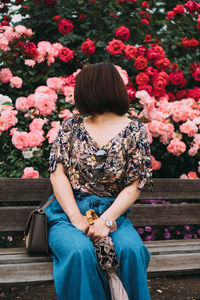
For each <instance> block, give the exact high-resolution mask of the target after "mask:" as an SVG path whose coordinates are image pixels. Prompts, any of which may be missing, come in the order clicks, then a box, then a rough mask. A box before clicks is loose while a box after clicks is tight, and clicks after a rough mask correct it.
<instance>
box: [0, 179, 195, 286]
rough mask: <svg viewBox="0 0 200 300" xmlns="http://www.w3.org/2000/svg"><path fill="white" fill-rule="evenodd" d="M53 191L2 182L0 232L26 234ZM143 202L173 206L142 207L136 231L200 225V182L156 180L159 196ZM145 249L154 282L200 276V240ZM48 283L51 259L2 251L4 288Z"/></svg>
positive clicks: (136, 211)
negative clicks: (31, 216) (31, 215)
mask: <svg viewBox="0 0 200 300" xmlns="http://www.w3.org/2000/svg"><path fill="white" fill-rule="evenodd" d="M48 187H49V179H21V178H0V190H1V194H0V206H1V207H0V220H1V222H0V231H2V232H12V231H14V232H15V231H23V230H24V228H25V224H26V220H27V217H28V214H29V213H30V211H32V210H33V209H34V208H35V205H36V202H38V203H40V202H41V201H42V200H43V199H44V196H45V193H46V190H47V189H48ZM45 197H46V196H45ZM139 199H140V200H168V203H167V204H166V203H164V204H156V205H155V204H141V203H138V202H139V201H138V202H136V204H134V205H133V207H132V209H131V212H130V215H129V218H130V220H131V222H132V223H133V225H134V226H147V225H148V226H168V225H169V226H171V225H173V226H175V225H185V224H188V225H189V224H190V225H193V224H194V225H195V224H200V180H199V179H197V180H194V179H191V180H188V179H187V180H180V179H154V192H153V193H151V192H149V191H147V189H144V190H143V191H142V193H141V194H140V197H139ZM171 200H175V203H171ZM177 200H178V201H180V203H177V202H176V201H177ZM185 201H187V202H185ZM182 202H183V203H182ZM144 243H145V245H146V246H147V247H148V249H149V251H150V253H151V260H150V264H149V268H148V277H149V278H150V277H157V276H165V275H179V274H181V275H182V274H198V273H199V274H200V239H192V240H186V239H185V240H163V241H147V242H144ZM42 282H50V283H52V282H53V273H52V259H51V257H50V256H29V255H28V254H27V253H26V249H25V248H4V249H3V248H1V249H0V285H1V286H2V285H4V286H5V285H13V284H17V285H18V284H30V283H32V284H34V283H35V284H39V283H42Z"/></svg>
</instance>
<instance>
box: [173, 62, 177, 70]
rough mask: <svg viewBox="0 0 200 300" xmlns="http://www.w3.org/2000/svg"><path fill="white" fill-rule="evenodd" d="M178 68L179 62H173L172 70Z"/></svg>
mask: <svg viewBox="0 0 200 300" xmlns="http://www.w3.org/2000/svg"><path fill="white" fill-rule="evenodd" d="M176 70H178V64H177V63H173V64H172V71H176Z"/></svg>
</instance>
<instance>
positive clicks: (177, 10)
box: [173, 4, 185, 15]
mask: <svg viewBox="0 0 200 300" xmlns="http://www.w3.org/2000/svg"><path fill="white" fill-rule="evenodd" d="M173 11H174V12H175V13H176V14H179V15H183V14H184V13H185V8H184V6H183V5H179V4H178V5H176V6H175V7H174V8H173Z"/></svg>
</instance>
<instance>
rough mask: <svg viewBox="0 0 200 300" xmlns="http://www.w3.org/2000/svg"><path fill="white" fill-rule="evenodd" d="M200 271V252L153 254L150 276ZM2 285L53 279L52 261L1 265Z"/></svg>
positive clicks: (0, 277) (149, 269)
mask: <svg viewBox="0 0 200 300" xmlns="http://www.w3.org/2000/svg"><path fill="white" fill-rule="evenodd" d="M186 273H187V274H188V273H200V253H193V254H171V255H152V256H151V260H150V264H149V268H148V277H153V276H160V275H175V274H186ZM0 274H1V276H0V285H4V284H9V283H13V282H15V283H31V282H32V283H36V282H46V281H48V282H49V281H52V280H53V274H52V262H37V263H24V264H5V265H0Z"/></svg>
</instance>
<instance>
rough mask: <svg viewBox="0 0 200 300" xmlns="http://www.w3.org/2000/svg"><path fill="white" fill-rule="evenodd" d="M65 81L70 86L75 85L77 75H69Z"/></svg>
mask: <svg viewBox="0 0 200 300" xmlns="http://www.w3.org/2000/svg"><path fill="white" fill-rule="evenodd" d="M65 82H66V84H67V85H68V86H75V83H76V77H74V75H70V76H67V78H66V81H65Z"/></svg>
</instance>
